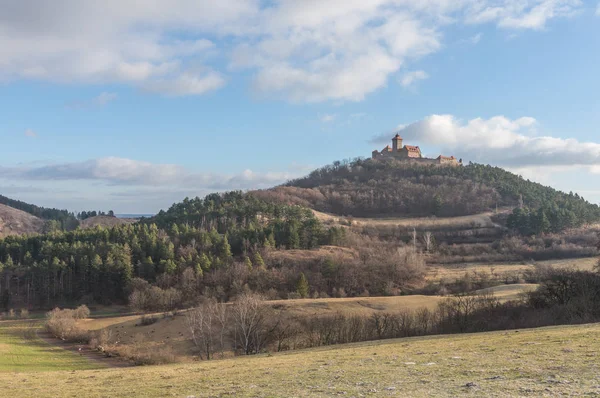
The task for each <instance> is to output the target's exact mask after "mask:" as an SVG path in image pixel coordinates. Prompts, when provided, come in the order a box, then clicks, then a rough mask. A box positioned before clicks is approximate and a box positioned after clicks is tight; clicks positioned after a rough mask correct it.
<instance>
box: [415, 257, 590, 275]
mask: <svg viewBox="0 0 600 398" xmlns="http://www.w3.org/2000/svg"><path fill="white" fill-rule="evenodd" d="M597 262H598V259H597V258H595V257H591V258H573V259H566V260H564V259H563V260H547V261H537V262H535V263H534V262H532V263H529V264H523V263H489V264H481V263H467V264H464V265H456V266H445V267H441V266H432V267H428V270H427V275H426V279H427V280H431V281H439V280H441V279H446V280H456V279H458V278H461V277H463V276H464V275H465V273H473V272H477V273H486V274H489V275H492V274H494V275H496V276H504V275H515V274H517V275H522V274H523V272H525V271H528V270H529V271H532V270H534V268H535V265H534V264H538V265H541V266H547V267H551V268H563V269H566V268H573V269H577V270H581V271H591V270H593V269H594V265H595V264H596V263H597Z"/></svg>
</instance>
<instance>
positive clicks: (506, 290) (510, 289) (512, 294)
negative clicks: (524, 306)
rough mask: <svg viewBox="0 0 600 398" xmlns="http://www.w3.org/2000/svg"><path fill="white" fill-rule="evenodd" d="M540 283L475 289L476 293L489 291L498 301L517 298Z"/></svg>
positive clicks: (534, 288)
mask: <svg viewBox="0 0 600 398" xmlns="http://www.w3.org/2000/svg"><path fill="white" fill-rule="evenodd" d="M539 286H540V285H538V284H536V283H519V284H515V285H500V286H494V287H488V288H487V289H480V290H477V291H476V293H491V294H493V295H494V296H496V297H498V299H500V301H509V300H517V299H519V298H520V297H522V295H523V294H524V293H528V292H532V291H534V290H536V289H537V288H538V287H539Z"/></svg>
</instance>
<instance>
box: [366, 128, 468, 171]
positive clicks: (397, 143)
mask: <svg viewBox="0 0 600 398" xmlns="http://www.w3.org/2000/svg"><path fill="white" fill-rule="evenodd" d="M403 141H404V140H403V139H402V137H401V136H400V134H396V135H395V136H394V138H392V146H391V147H390V146H389V145H387V146H386V147H385V148H383V149H382V150H381V151H377V150H375V151H373V152H372V154H371V157H372V158H373V159H398V160H406V161H412V162H417V163H424V164H438V165H449V166H458V165H460V164H462V160H461V161H459V160H457V159H456V157H454V156H443V155H440V156H438V157H437V158H435V159H431V158H426V157H423V154H422V153H421V148H419V147H418V146H414V145H404V146H403V145H402V144H403Z"/></svg>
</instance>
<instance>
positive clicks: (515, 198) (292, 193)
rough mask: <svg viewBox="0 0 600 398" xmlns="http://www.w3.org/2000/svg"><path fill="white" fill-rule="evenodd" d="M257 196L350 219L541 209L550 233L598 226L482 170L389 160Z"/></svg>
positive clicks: (593, 213)
mask: <svg viewBox="0 0 600 398" xmlns="http://www.w3.org/2000/svg"><path fill="white" fill-rule="evenodd" d="M254 194H255V195H257V196H258V197H261V198H263V199H266V200H272V201H278V202H282V203H289V204H297V205H302V206H306V207H310V208H313V209H315V210H318V211H321V212H326V213H331V214H335V215H343V216H353V217H390V216H402V217H410V216H417V217H424V216H434V215H435V216H443V217H456V216H466V215H473V214H478V213H484V212H488V211H495V210H496V209H497V208H502V207H510V208H514V207H523V208H526V209H531V210H538V209H542V210H543V212H544V216H545V218H546V219H547V220H548V222H549V224H550V225H549V226H548V227H547V228H548V229H549V230H555V231H558V230H561V229H564V228H570V227H574V226H579V225H582V224H585V223H589V222H596V221H598V220H600V207H598V206H597V205H594V204H590V203H589V202H587V201H586V200H584V199H583V198H581V197H579V196H578V195H574V194H572V193H570V194H566V193H563V192H559V191H557V190H555V189H553V188H551V187H546V186H543V185H541V184H538V183H534V182H531V181H529V180H525V179H523V178H522V177H520V176H518V175H515V174H513V173H510V172H508V171H506V170H503V169H501V168H498V167H492V166H485V165H480V164H469V165H467V166H461V167H441V166H435V165H419V164H413V163H407V162H402V161H398V160H393V159H391V160H387V161H379V160H372V159H367V160H364V159H357V160H353V161H345V162H335V163H333V164H332V165H329V166H325V167H322V168H320V169H317V170H315V171H313V172H311V173H310V174H309V175H308V176H306V177H303V178H299V179H296V180H293V181H290V182H288V183H286V184H284V185H281V186H278V187H275V188H272V189H269V190H263V191H256V192H254ZM535 215H536V216H537V213H535ZM540 217H541V215H540ZM528 221H530V220H528ZM534 232H535V231H534Z"/></svg>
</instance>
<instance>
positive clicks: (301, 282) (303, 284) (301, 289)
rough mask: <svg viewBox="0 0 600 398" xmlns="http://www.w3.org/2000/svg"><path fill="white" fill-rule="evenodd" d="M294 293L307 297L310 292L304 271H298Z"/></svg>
mask: <svg viewBox="0 0 600 398" xmlns="http://www.w3.org/2000/svg"><path fill="white" fill-rule="evenodd" d="M296 293H298V294H299V295H300V297H302V298H306V297H308V294H309V293H310V291H309V286H308V280H306V276H305V275H304V272H302V273H300V278H299V279H298V283H297V284H296Z"/></svg>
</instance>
